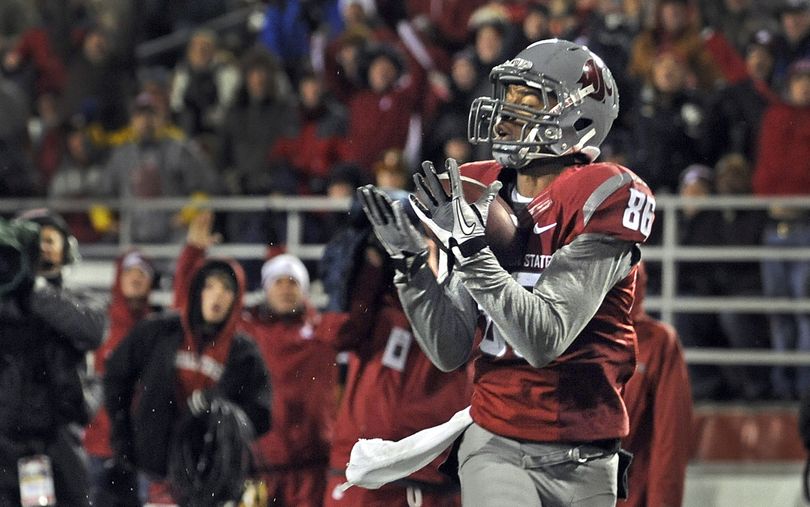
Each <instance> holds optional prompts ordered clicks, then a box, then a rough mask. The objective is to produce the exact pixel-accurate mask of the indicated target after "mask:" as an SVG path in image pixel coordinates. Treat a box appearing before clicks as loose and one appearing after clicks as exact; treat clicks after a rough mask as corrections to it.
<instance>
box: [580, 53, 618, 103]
mask: <svg viewBox="0 0 810 507" xmlns="http://www.w3.org/2000/svg"><path fill="white" fill-rule="evenodd" d="M577 83H580V84H581V85H582V88H587V87H588V86H589V85H591V86H593V91H592V92H591V93H590V95H591V96H592V97H593V98H594V99H596V100H598V101H600V102H604V101H605V94H607V95H608V96H611V95H613V89H612V88H611V87H610V86H608V84H607V81H606V80H605V74H604V69H603V68H602V66H601V65H597V64H596V62H594V61H593V58H588V61H587V62H585V65H584V66H583V67H582V75H581V76H580V77H579V80H578V81H577Z"/></svg>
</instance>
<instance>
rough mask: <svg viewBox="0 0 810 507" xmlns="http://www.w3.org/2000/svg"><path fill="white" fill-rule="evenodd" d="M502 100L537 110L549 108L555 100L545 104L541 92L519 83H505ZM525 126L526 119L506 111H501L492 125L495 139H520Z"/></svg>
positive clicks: (550, 98) (553, 104) (551, 98)
mask: <svg viewBox="0 0 810 507" xmlns="http://www.w3.org/2000/svg"><path fill="white" fill-rule="evenodd" d="M548 97H549V100H550V101H551V100H554V99H553V97H552V96H551V95H548ZM503 100H504V102H506V103H508V104H515V105H518V106H523V107H528V108H532V109H537V110H543V109H546V108H548V109H550V108H552V107H554V106H555V105H556V102H554V103H549V104H545V103H544V102H543V94H541V93H539V92H538V91H537V90H535V89H533V88H530V87H528V86H525V85H519V84H511V85H507V86H506V90H505V93H504V99H503ZM526 126H527V123H526V121H524V120H521V119H520V118H517V117H514V116H513V115H509V114H508V113H506V112H502V113H501V115H500V116H499V117H498V120H497V121H496V122H495V126H494V127H493V128H494V130H495V132H494V137H495V140H498V141H517V140H519V139H521V132H522V131H523V130H524V129H525V127H526Z"/></svg>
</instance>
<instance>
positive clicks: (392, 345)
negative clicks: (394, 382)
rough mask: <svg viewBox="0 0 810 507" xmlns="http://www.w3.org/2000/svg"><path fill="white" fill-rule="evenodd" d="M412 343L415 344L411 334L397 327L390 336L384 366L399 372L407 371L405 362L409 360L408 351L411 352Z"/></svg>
mask: <svg viewBox="0 0 810 507" xmlns="http://www.w3.org/2000/svg"><path fill="white" fill-rule="evenodd" d="M411 343H413V336H412V335H411V333H409V332H408V331H406V330H405V329H402V328H401V327H395V328H393V329H392V330H391V334H390V335H388V343H387V344H386V345H385V352H383V357H382V363H383V365H385V366H387V367H389V368H391V369H393V370H397V371H404V370H405V362H406V361H407V360H408V351H409V350H411Z"/></svg>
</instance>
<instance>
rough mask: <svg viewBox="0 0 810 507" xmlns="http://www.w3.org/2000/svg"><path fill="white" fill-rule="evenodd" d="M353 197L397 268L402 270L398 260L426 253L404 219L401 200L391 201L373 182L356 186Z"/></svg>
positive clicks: (407, 221) (415, 231) (413, 228)
mask: <svg viewBox="0 0 810 507" xmlns="http://www.w3.org/2000/svg"><path fill="white" fill-rule="evenodd" d="M357 197H358V199H359V200H360V204H362V206H363V211H365V213H366V216H368V219H369V221H370V222H371V225H372V227H373V228H374V234H375V235H376V236H377V239H378V240H380V243H381V244H382V246H383V248H385V251H386V252H388V255H389V256H391V259H393V260H394V264H395V266H396V267H397V269H399V270H400V271H403V272H404V271H405V269H402V268H403V267H404V266H402V265H401V264H402V262H404V261H407V260H409V259H410V258H413V257H416V256H421V255H422V254H424V253H426V252H427V242H426V241H425V239H424V238H423V237H422V234H420V233H419V231H417V230H416V227H414V226H413V224H412V223H411V222H410V220H409V219H408V217H407V215H406V214H405V210H404V209H403V208H402V203H401V202H399V201H392V200H391V198H390V197H388V195H387V194H386V193H385V192H383V191H382V190H380V189H378V188H377V187H375V186H374V185H365V186H363V187H360V188H358V189H357Z"/></svg>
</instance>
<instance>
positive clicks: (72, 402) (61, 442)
mask: <svg viewBox="0 0 810 507" xmlns="http://www.w3.org/2000/svg"><path fill="white" fill-rule="evenodd" d="M0 245H2V247H3V250H2V256H3V258H2V261H3V262H2V268H3V270H4V271H6V272H5V273H4V275H9V276H4V277H3V281H4V282H6V283H4V284H3V285H2V286H0V350H2V351H3V354H2V358H0V505H20V504H21V503H28V502H30V500H31V499H30V498H28V497H27V496H26V498H22V499H21V491H20V485H19V479H18V473H19V472H22V473H23V474H24V475H25V477H26V481H25V485H26V488H25V489H26V493H27V494H31V495H39V496H45V497H46V498H48V499H49V501H50V504H54V503H55V502H56V501H58V502H59V505H70V506H77V505H78V506H82V505H88V500H87V487H88V479H87V470H86V459H85V457H84V454H83V450H82V448H81V440H80V431H81V427H82V426H83V425H84V424H86V423H87V422H88V420H89V417H90V408H89V407H88V406H87V404H86V403H85V397H84V391H83V383H82V379H81V373H80V368H81V366H82V365H83V361H84V358H85V354H86V353H87V352H88V351H90V350H93V349H95V348H96V347H98V346H99V345H100V344H101V341H102V337H103V333H104V327H105V312H104V308H103V305H102V304H99V303H97V302H92V301H91V300H90V299H89V298H87V297H82V295H80V294H78V293H76V292H74V291H71V290H68V289H65V288H63V287H62V268H63V267H64V266H65V265H66V264H69V263H72V262H74V261H75V259H76V258H77V256H78V252H77V251H76V248H77V247H76V241H75V239H74V238H73V236H72V235H71V234H70V231H69V230H68V227H67V224H66V223H65V221H64V220H63V219H62V218H61V217H60V216H59V215H57V214H55V213H52V212H50V211H48V210H45V209H38V210H32V211H29V212H26V213H23V214H22V215H20V216H18V217H17V218H16V219H15V220H13V221H11V222H6V221H2V223H0ZM18 467H19V471H18Z"/></svg>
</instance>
